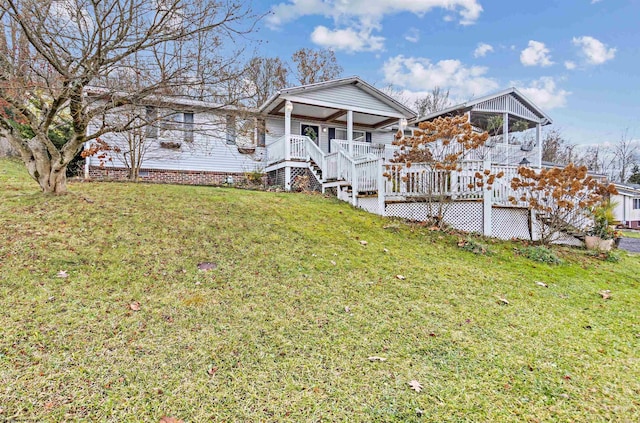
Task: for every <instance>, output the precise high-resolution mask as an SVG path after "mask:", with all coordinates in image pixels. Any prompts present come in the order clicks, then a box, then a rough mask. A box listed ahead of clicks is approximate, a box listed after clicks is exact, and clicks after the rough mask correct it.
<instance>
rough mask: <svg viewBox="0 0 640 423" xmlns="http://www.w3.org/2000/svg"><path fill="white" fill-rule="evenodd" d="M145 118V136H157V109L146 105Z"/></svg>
mask: <svg viewBox="0 0 640 423" xmlns="http://www.w3.org/2000/svg"><path fill="white" fill-rule="evenodd" d="M146 120H147V122H146V123H147V130H146V132H147V138H158V127H157V126H156V121H157V120H158V109H157V108H156V107H154V106H147V107H146Z"/></svg>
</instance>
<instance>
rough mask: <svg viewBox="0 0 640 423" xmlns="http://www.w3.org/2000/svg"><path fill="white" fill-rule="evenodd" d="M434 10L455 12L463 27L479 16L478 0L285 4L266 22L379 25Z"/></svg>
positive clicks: (338, 0)
mask: <svg viewBox="0 0 640 423" xmlns="http://www.w3.org/2000/svg"><path fill="white" fill-rule="evenodd" d="M435 8H442V9H445V10H448V11H452V12H457V13H458V15H459V16H460V24H462V25H469V24H472V23H475V21H477V20H478V18H479V17H480V14H481V13H482V6H481V5H480V3H479V1H478V0H375V1H371V0H288V1H286V2H283V3H280V4H277V5H275V6H273V7H272V8H271V11H272V14H271V15H270V16H269V17H268V18H267V21H268V22H269V23H270V24H271V25H273V26H279V25H282V24H283V23H286V22H289V21H292V20H295V19H297V18H299V17H302V16H309V15H324V16H327V17H331V18H333V19H334V20H336V21H339V20H341V19H344V18H353V17H356V18H361V17H365V18H367V19H373V20H376V21H380V20H381V19H382V18H383V17H384V16H385V15H391V14H395V13H401V12H410V13H414V14H416V15H423V14H425V13H427V12H430V11H431V10H433V9H435Z"/></svg>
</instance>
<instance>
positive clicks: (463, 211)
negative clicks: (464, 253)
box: [386, 201, 483, 233]
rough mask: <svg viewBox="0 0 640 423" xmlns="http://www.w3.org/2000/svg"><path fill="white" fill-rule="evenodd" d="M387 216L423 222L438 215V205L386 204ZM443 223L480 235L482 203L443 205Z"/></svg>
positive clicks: (468, 202)
mask: <svg viewBox="0 0 640 423" xmlns="http://www.w3.org/2000/svg"><path fill="white" fill-rule="evenodd" d="M386 215H387V216H396V217H401V218H404V219H408V220H415V221H420V222H424V221H426V220H427V219H428V217H430V216H431V217H432V216H437V215H438V203H434V204H432V206H431V208H430V207H429V203H424V202H420V203H417V202H416V203H392V204H387V208H386ZM444 221H445V222H446V223H447V224H448V225H450V226H452V227H453V228H455V229H459V230H461V231H467V232H479V233H482V226H483V224H482V203H480V202H476V201H457V202H453V203H450V204H446V205H444Z"/></svg>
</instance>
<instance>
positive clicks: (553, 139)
mask: <svg viewBox="0 0 640 423" xmlns="http://www.w3.org/2000/svg"><path fill="white" fill-rule="evenodd" d="M575 147H576V146H575V145H574V144H571V143H570V142H569V141H568V140H567V139H566V138H564V136H563V135H562V133H561V132H560V130H558V129H551V130H550V131H548V132H547V133H546V134H545V136H544V138H543V139H542V161H546V162H551V163H555V164H561V165H567V164H569V163H571V162H572V161H573V159H574V158H575V157H576V156H575V153H574V150H575Z"/></svg>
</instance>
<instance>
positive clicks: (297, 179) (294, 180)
mask: <svg viewBox="0 0 640 423" xmlns="http://www.w3.org/2000/svg"><path fill="white" fill-rule="evenodd" d="M306 178H308V181H309V182H308V189H309V190H310V191H318V192H321V191H322V184H321V183H320V182H318V180H317V179H316V177H315V176H314V175H313V173H311V170H309V169H308V168H306V167H292V168H291V186H292V188H295V187H296V184H300V183H302V182H304V180H305V179H306ZM267 181H268V184H269V186H279V187H282V188H284V186H285V168H281V169H276V170H272V171H271V172H268V173H267Z"/></svg>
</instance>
